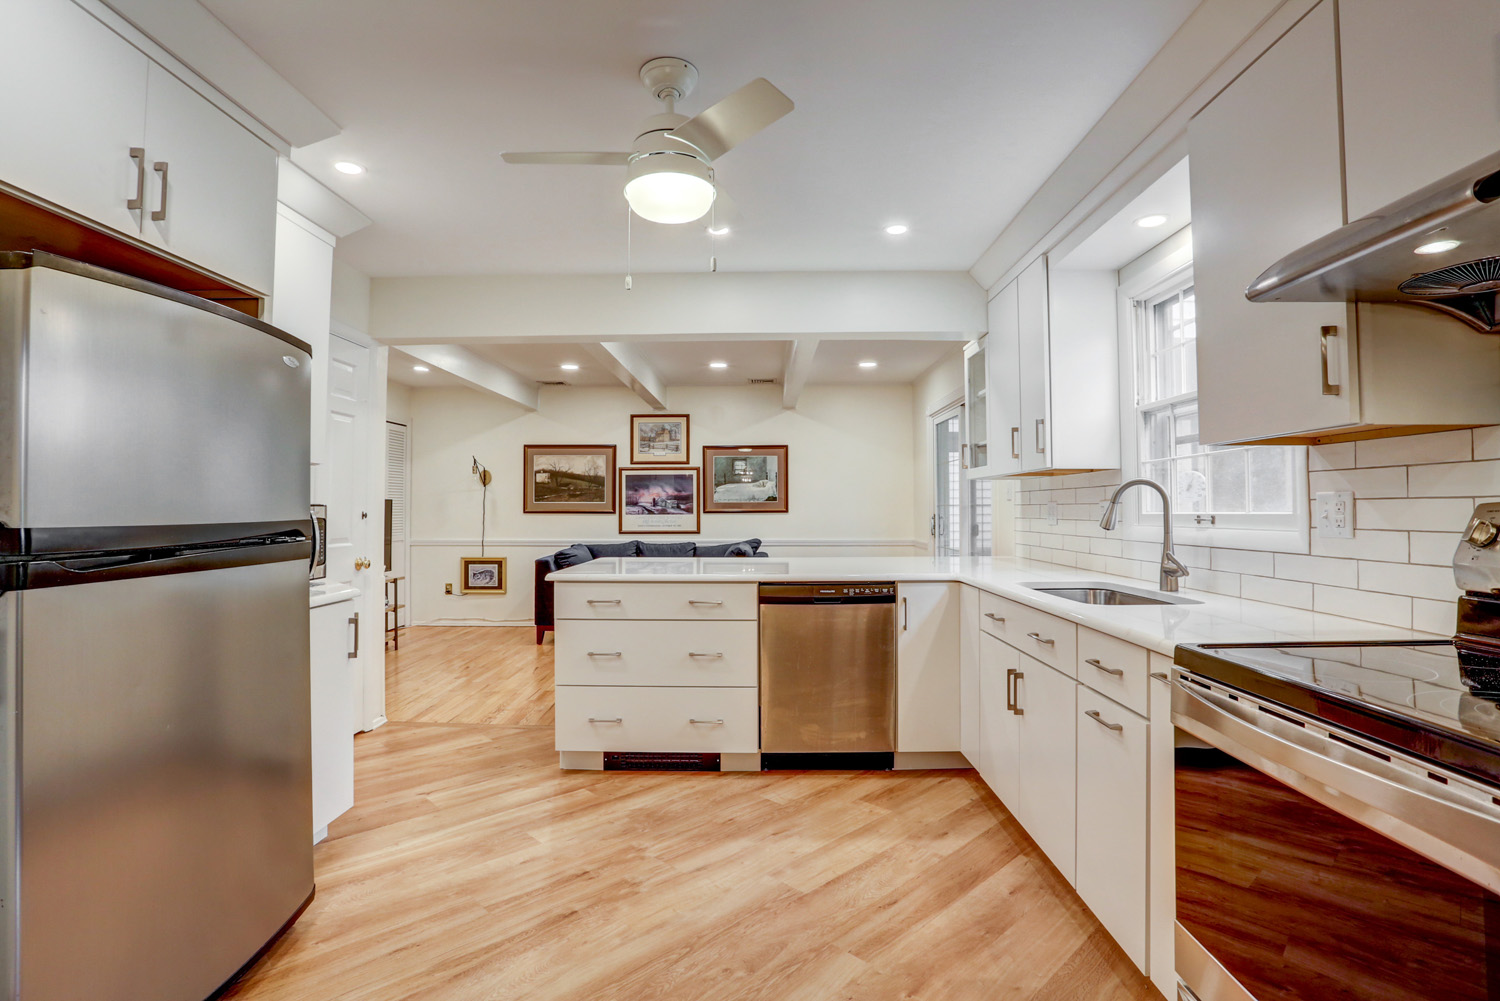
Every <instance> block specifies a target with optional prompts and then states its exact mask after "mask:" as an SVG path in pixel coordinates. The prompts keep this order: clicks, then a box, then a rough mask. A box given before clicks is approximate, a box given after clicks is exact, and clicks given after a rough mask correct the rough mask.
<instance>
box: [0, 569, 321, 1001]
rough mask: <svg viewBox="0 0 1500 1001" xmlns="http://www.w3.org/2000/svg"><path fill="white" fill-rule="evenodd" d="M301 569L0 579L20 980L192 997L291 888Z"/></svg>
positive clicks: (100, 992) (51, 990) (303, 606)
mask: <svg viewBox="0 0 1500 1001" xmlns="http://www.w3.org/2000/svg"><path fill="white" fill-rule="evenodd" d="M306 573H307V570H306V566H305V564H303V563H302V562H300V561H286V562H277V563H266V564H259V565H254V566H238V567H232V568H227V569H220V570H210V571H204V572H201V573H184V574H172V575H167V576H159V577H144V578H134V579H128V580H112V581H104V582H101V583H90V584H80V585H78V586H75V587H57V588H45V589H41V590H35V591H23V592H19V593H18V594H12V595H8V596H6V597H7V600H13V601H15V602H16V604H17V605H18V607H19V615H18V618H19V623H20V635H21V637H22V640H21V643H20V646H19V650H20V656H19V658H17V659H18V663H17V664H16V667H15V673H16V675H17V689H18V692H19V696H20V698H19V704H20V705H21V706H22V710H21V713H20V715H19V726H18V730H19V735H20V740H19V743H20V755H19V759H20V769H19V776H18V778H19V786H20V804H21V810H20V870H19V877H20V878H19V890H20V924H21V930H22V933H21V936H20V963H19V967H20V988H21V990H20V996H21V997H23V998H35V999H39V1001H40V999H51V998H59V999H61V998H89V999H90V1001H125V999H127V998H129V999H133V998H151V999H153V1001H202V999H203V998H204V997H207V996H208V995H209V994H210V993H212V992H213V991H214V990H216V989H217V988H218V987H219V986H220V985H221V984H222V983H223V982H224V981H225V980H226V979H228V978H229V977H230V976H232V975H233V974H234V973H235V972H236V971H237V970H238V969H239V968H240V967H241V966H242V965H243V964H244V963H246V962H247V961H249V960H250V959H251V958H252V957H253V956H254V955H255V954H256V953H257V952H258V951H259V950H260V948H261V947H262V946H263V945H265V944H266V943H267V942H268V941H269V940H270V939H271V938H272V937H273V936H274V935H276V933H277V932H278V931H279V930H280V929H281V927H282V926H283V925H284V924H285V923H286V922H287V921H288V920H289V919H291V918H292V917H293V916H294V915H295V914H296V913H297V911H298V909H299V908H300V907H301V906H302V904H303V903H304V902H305V901H306V899H307V898H308V896H309V895H310V894H311V892H312V886H313V871H312V844H311V838H310V836H309V832H310V830H311V824H312V789H311V779H310V775H311V763H310V762H311V751H310V738H309V733H308V715H309V712H310V707H309V696H308V688H309V679H308V669H307V664H308V613H307V596H306Z"/></svg>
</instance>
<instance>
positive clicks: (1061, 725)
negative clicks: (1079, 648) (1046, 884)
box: [1012, 654, 1078, 883]
mask: <svg viewBox="0 0 1500 1001" xmlns="http://www.w3.org/2000/svg"><path fill="white" fill-rule="evenodd" d="M1077 690H1078V683H1077V682H1076V681H1074V680H1073V679H1072V678H1070V677H1068V676H1067V675H1066V674H1063V673H1062V672H1061V671H1057V670H1054V669H1053V668H1050V667H1048V666H1047V665H1046V664H1043V663H1042V662H1041V661H1038V660H1033V659H1032V658H1030V657H1027V656H1025V655H1024V654H1023V655H1022V656H1021V660H1020V669H1019V670H1018V671H1017V673H1016V679H1015V682H1014V683H1013V691H1014V692H1015V696H1014V698H1015V708H1014V709H1013V710H1012V712H1013V714H1014V715H1015V716H1016V717H1017V718H1018V720H1019V724H1018V726H1017V728H1016V729H1017V735H1016V744H1017V747H1016V768H1017V771H1018V772H1019V776H1018V781H1017V785H1018V786H1019V792H1018V794H1017V798H1016V803H1015V806H1014V807H1012V811H1013V812H1014V813H1015V815H1016V819H1017V820H1019V821H1020V822H1021V826H1022V827H1024V828H1026V833H1028V834H1030V835H1031V838H1032V840H1033V841H1035V842H1036V843H1037V845H1038V847H1040V848H1041V849H1042V851H1044V852H1046V853H1047V857H1048V858H1049V859H1051V860H1052V864H1053V865H1055V866H1057V870H1058V871H1059V872H1061V873H1062V874H1063V877H1064V878H1066V879H1067V881H1068V882H1069V883H1073V882H1075V878H1074V876H1075V869H1076V865H1075V863H1076V859H1075V857H1074V852H1075V843H1076V837H1077V802H1076V794H1075V788H1076V786H1077V780H1078V773H1077V770H1076V763H1077V752H1078V748H1077V744H1076V739H1075V735H1076V734H1077V720H1076V718H1075V715H1074V713H1075V709H1076V706H1077V704H1078V697H1077V696H1078V691H1077Z"/></svg>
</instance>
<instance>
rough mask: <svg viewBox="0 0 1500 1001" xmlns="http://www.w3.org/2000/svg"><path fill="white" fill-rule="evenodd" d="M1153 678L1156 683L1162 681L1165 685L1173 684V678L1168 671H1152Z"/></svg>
mask: <svg viewBox="0 0 1500 1001" xmlns="http://www.w3.org/2000/svg"><path fill="white" fill-rule="evenodd" d="M1151 677H1152V678H1153V679H1155V680H1156V681H1160V682H1161V683H1162V684H1163V685H1170V684H1171V683H1172V676H1171V675H1170V674H1168V673H1167V672H1166V671H1152V672H1151Z"/></svg>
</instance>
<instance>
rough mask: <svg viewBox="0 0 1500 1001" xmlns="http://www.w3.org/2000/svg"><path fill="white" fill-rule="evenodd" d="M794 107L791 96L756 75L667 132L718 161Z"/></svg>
mask: <svg viewBox="0 0 1500 1001" xmlns="http://www.w3.org/2000/svg"><path fill="white" fill-rule="evenodd" d="M794 107H796V105H794V104H793V103H792V99H791V98H789V97H787V96H786V95H785V94H783V93H782V92H781V91H779V90H777V89H776V88H775V87H773V86H772V85H771V83H770V81H768V80H766V78H765V77H759V78H757V79H755V80H751V81H750V82H749V83H747V84H745V86H743V87H741V88H740V89H739V90H737V91H735V92H734V93H733V94H730V95H729V96H728V97H726V98H724V100H722V101H720V102H719V103H718V104H715V105H714V106H713V107H711V108H708V109H707V110H705V111H701V112H699V113H698V114H697V115H695V116H693V117H692V118H689V119H688V120H687V121H685V122H683V123H682V124H681V125H679V126H677V127H676V128H675V129H673V130H672V131H671V132H669V133H667V134H668V135H670V136H673V137H675V138H677V139H681V140H683V141H684V142H688V143H691V144H692V145H694V146H696V147H697V148H698V149H700V150H702V151H703V155H704V156H706V157H708V158H709V159H710V160H717V159H718V158H719V157H721V156H723V155H724V154H725V153H727V152H729V151H730V150H731V149H734V147H736V146H738V145H739V144H740V143H742V142H744V141H745V140H746V139H749V138H750V137H751V136H753V135H755V133H757V132H759V131H760V130H761V129H763V128H765V127H766V126H767V125H770V124H771V123H772V122H774V121H776V120H777V119H778V118H781V117H782V116H783V115H785V114H786V113H787V112H789V111H791V110H792V109H793V108H794Z"/></svg>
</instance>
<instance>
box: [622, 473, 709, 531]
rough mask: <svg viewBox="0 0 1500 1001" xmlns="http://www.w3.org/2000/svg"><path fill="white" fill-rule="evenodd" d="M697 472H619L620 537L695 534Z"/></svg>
mask: <svg viewBox="0 0 1500 1001" xmlns="http://www.w3.org/2000/svg"><path fill="white" fill-rule="evenodd" d="M699 517H700V513H699V508H698V470H697V469H695V468H693V467H691V466H689V467H687V468H684V469H650V468H646V469H633V468H631V467H629V466H626V467H624V468H623V469H621V470H620V534H621V535H670V534H682V535H691V534H693V533H695V532H697V531H698V525H699Z"/></svg>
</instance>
